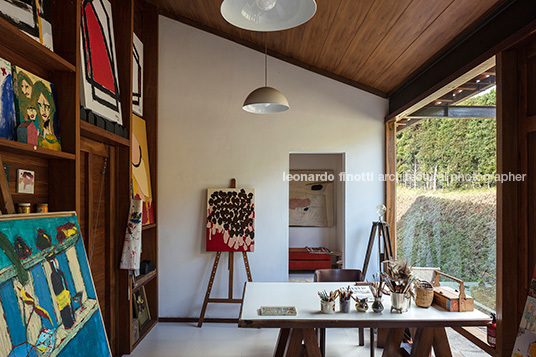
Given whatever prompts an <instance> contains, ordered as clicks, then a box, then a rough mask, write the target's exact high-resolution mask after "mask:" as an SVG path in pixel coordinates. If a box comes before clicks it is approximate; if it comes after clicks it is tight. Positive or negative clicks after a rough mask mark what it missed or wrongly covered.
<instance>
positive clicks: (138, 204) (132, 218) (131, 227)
mask: <svg viewBox="0 0 536 357" xmlns="http://www.w3.org/2000/svg"><path fill="white" fill-rule="evenodd" d="M142 217H143V201H142V200H134V199H132V200H130V212H129V214H128V224H127V229H126V232H125V241H124V242H123V252H122V254H121V263H120V268H121V269H128V270H137V269H139V268H140V258H141V228H142V224H141V218H142Z"/></svg>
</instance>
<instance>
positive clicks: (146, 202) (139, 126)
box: [132, 114, 155, 224]
mask: <svg viewBox="0 0 536 357" xmlns="http://www.w3.org/2000/svg"><path fill="white" fill-rule="evenodd" d="M132 193H133V198H134V199H137V200H142V201H143V218H142V223H143V224H152V223H155V221H154V211H153V194H152V190H151V172H150V169H149V149H148V146H147V128H146V125H145V120H143V119H142V118H140V117H139V116H137V115H135V114H134V115H133V116H132Z"/></svg>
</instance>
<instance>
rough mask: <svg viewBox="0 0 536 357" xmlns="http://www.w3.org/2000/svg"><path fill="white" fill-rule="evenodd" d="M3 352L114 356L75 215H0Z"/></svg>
mask: <svg viewBox="0 0 536 357" xmlns="http://www.w3.org/2000/svg"><path fill="white" fill-rule="evenodd" d="M0 356H9V357H17V356H25V357H41V356H50V357H52V356H59V357H67V356H77V357H85V356H87V357H90V356H91V357H103V356H111V353H110V348H109V345H108V340H107V338H106V332H105V330H104V324H103V321H102V316H101V312H100V309H99V304H98V301H97V296H96V293H95V287H94V285H93V280H92V277H91V273H90V270H89V264H88V261H87V257H86V253H85V250H84V244H83V240H82V239H81V235H80V227H79V226H78V220H77V218H76V215H75V214H74V213H69V212H64V213H49V214H32V215H25V216H24V217H22V218H21V216H20V215H6V216H2V217H0Z"/></svg>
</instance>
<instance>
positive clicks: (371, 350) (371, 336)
mask: <svg viewBox="0 0 536 357" xmlns="http://www.w3.org/2000/svg"><path fill="white" fill-rule="evenodd" d="M370 357H374V327H371V328H370Z"/></svg>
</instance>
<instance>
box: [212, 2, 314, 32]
mask: <svg viewBox="0 0 536 357" xmlns="http://www.w3.org/2000/svg"><path fill="white" fill-rule="evenodd" d="M220 11H221V14H222V16H223V18H224V19H225V20H227V22H229V23H230V24H232V25H234V26H236V27H239V28H242V29H245V30H250V31H263V32H269V31H281V30H286V29H290V28H293V27H296V26H299V25H301V24H303V23H305V22H307V21H308V20H309V19H310V18H311V17H313V15H314V14H315V12H316V2H315V0H223V2H222V4H221V7H220Z"/></svg>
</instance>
